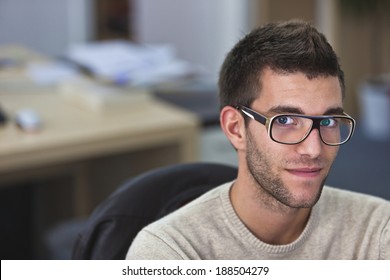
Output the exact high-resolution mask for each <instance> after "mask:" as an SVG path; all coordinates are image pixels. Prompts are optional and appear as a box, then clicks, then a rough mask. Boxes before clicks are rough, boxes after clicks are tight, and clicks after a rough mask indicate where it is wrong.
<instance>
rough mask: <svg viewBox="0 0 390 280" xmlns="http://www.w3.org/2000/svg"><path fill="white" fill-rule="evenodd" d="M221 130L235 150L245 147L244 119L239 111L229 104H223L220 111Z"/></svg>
mask: <svg viewBox="0 0 390 280" xmlns="http://www.w3.org/2000/svg"><path fill="white" fill-rule="evenodd" d="M220 123H221V128H222V130H223V132H224V133H225V135H226V137H227V138H228V139H229V141H230V143H232V145H233V146H234V148H235V149H236V150H241V149H243V148H245V120H244V118H243V116H242V115H241V113H240V112H239V111H238V110H236V109H235V108H233V107H231V106H225V107H223V108H222V110H221V113H220Z"/></svg>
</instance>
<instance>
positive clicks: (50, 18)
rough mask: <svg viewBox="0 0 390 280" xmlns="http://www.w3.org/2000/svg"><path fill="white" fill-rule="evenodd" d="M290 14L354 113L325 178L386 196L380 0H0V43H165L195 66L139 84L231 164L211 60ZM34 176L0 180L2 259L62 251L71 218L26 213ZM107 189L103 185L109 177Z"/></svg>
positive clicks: (46, 46)
mask: <svg viewBox="0 0 390 280" xmlns="http://www.w3.org/2000/svg"><path fill="white" fill-rule="evenodd" d="M291 18H302V19H306V20H309V21H312V22H313V23H314V24H315V25H316V26H317V27H318V28H319V30H321V31H322V32H324V33H325V34H326V36H327V37H328V39H329V41H330V43H331V44H332V45H333V47H334V48H335V50H336V52H337V53H338V55H339V57H340V59H341V65H342V68H343V69H344V71H345V73H346V84H347V98H346V100H345V110H346V112H348V113H349V114H350V115H352V116H353V117H355V118H356V119H357V121H358V127H357V131H356V134H355V136H354V138H353V139H352V140H351V141H350V143H348V144H347V145H346V146H344V147H342V148H341V150H340V154H339V157H338V159H337V160H336V163H335V165H334V168H333V173H332V174H331V175H330V176H329V179H328V183H329V184H332V185H334V186H337V187H341V188H346V189H351V190H357V191H361V192H365V193H371V194H374V195H378V196H382V197H384V198H386V199H389V198H390V186H389V185H390V172H389V166H390V164H389V158H390V82H389V75H390V33H389V30H390V0H377V1H372V0H368V1H363V0H361V1H357V0H352V1H348V0H294V1H289V0H213V1H209V0H196V1H195V0H164V1H158V0H111V1H109V0H34V1H25V0H0V47H2V46H10V45H11V46H22V47H25V48H28V49H30V50H33V51H34V52H37V53H40V54H43V55H45V56H47V57H51V58H53V59H60V58H63V57H64V56H65V54H66V53H67V52H68V50H69V49H70V48H71V47H72V46H74V45H83V44H87V43H90V42H105V41H107V40H118V39H120V40H125V41H128V42H132V43H136V44H142V45H144V44H150V45H153V44H156V45H164V46H170V47H171V48H172V50H174V54H175V56H176V57H178V58H180V59H181V60H183V61H186V62H188V63H189V64H190V65H191V66H193V67H194V69H196V71H195V75H192V76H191V78H188V77H185V78H183V77H181V78H180V79H174V80H168V81H159V82H158V83H150V84H147V83H146V84H143V85H142V87H143V88H148V89H149V90H150V91H152V93H153V96H154V97H155V98H157V99H159V100H162V101H163V102H167V103H169V104H173V105H174V106H177V107H179V108H181V109H184V110H187V111H189V112H192V113H194V114H195V115H196V116H197V117H198V118H199V120H200V130H199V132H200V135H199V149H198V151H197V158H196V160H200V161H213V162H223V163H227V164H233V165H235V164H236V158H235V152H234V150H233V149H232V148H231V146H230V144H229V143H228V142H227V140H226V139H225V137H224V135H223V133H222V132H221V130H220V128H219V126H218V101H217V86H216V80H217V76H218V70H219V67H220V64H221V63H222V61H223V59H224V56H225V54H226V53H227V51H228V50H229V49H230V48H231V47H232V46H233V44H234V43H235V42H236V41H237V40H238V39H239V38H241V37H242V36H243V34H245V33H246V32H248V31H249V30H250V29H252V28H253V27H255V26H258V25H261V24H264V23H267V22H269V21H275V20H286V19H291ZM0 57H1V54H0ZM0 70H1V69H0ZM373 80H374V81H375V82H374V83H373V82H372V81H373ZM371 85H373V86H371ZM366 88H368V93H366V92H363V90H362V89H366ZM374 89H378V91H377V92H375V91H374ZM1 90H2V89H1V88H0V105H1V94H2V93H1ZM0 130H1V127H0ZM156 165H158V164H156ZM0 178H1V177H0ZM0 180H1V179H0ZM0 183H1V182H0ZM110 183H111V184H114V183H112V182H110ZM39 184H42V182H36V181H32V182H27V183H24V184H20V185H18V186H16V187H15V186H8V185H4V184H3V185H2V186H1V189H0V204H1V219H2V229H1V232H2V234H1V239H2V240H0V244H1V247H0V252H1V257H2V258H27V259H30V258H31V259H34V258H67V257H69V244H68V243H69V242H71V240H72V239H71V238H69V236H70V237H72V236H73V235H74V232H75V229H77V226H78V225H79V224H78V223H74V224H71V225H69V224H68V226H67V227H63V228H56V226H58V225H61V223H62V222H63V221H66V220H72V219H71V218H74V217H71V215H69V214H60V215H58V217H56V218H53V219H43V221H44V222H42V223H41V224H39V225H38V226H39V227H40V230H39V231H38V234H37V233H36V232H37V231H36V230H35V229H34V227H35V226H37V225H36V224H34V218H32V216H34V215H38V214H39V215H44V214H45V213H42V211H43V212H45V211H44V210H42V209H40V210H39V211H36V210H34V207H36V201H37V198H36V196H37V194H36V192H35V191H34V189H36V188H39V187H37V185H39ZM107 184H109V183H107ZM65 185H66V184H65ZM63 187H64V186H63ZM108 189H109V190H106V192H105V194H107V193H109V192H110V191H112V190H113V189H115V186H114V185H110V186H109V188H108ZM54 192H55V191H54ZM32 198H33V199H32ZM57 199H58V197H57ZM99 199H100V200H99ZM99 199H98V201H96V203H98V202H99V201H101V199H102V198H101V197H100V198H99ZM38 200H39V199H38ZM49 205H50V204H49ZM49 207H53V208H55V205H54V204H53V205H51V206H49ZM46 210H47V209H46ZM37 212H39V213H38V214H37ZM32 213H33V214H32ZM76 218H77V217H76ZM40 221H42V219H41V220H40ZM72 225H73V226H74V227H72ZM6 229H9V230H6ZM56 229H57V231H56ZM32 232H33V233H34V234H33V233H32ZM67 234H68V235H67ZM37 235H38V236H37ZM10 236H11V237H12V240H6V238H9V237H10ZM37 243H38V245H37ZM37 247H38V249H37ZM42 247H44V248H43V249H42ZM61 250H62V251H61Z"/></svg>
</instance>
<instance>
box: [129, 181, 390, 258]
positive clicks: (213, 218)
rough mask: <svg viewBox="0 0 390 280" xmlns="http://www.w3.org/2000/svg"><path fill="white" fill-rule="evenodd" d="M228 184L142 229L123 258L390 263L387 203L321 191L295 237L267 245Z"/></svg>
mask: <svg viewBox="0 0 390 280" xmlns="http://www.w3.org/2000/svg"><path fill="white" fill-rule="evenodd" d="M231 185H232V183H231V182H230V183H226V184H224V185H222V186H220V187H217V188H215V189H213V190H211V191H210V192H208V193H206V194H205V195H203V196H201V197H200V198H198V199H196V200H194V201H193V202H191V203H190V204H188V205H186V206H184V207H182V208H181V209H179V210H177V211H176V212H174V213H172V214H170V215H168V216H166V217H164V218H162V219H161V220H159V221H157V222H155V223H153V224H151V225H149V226H147V227H146V228H144V229H143V230H142V231H141V232H140V233H139V234H138V236H137V237H136V239H135V240H134V242H133V243H132V245H131V247H130V249H129V251H128V253H127V257H126V258H127V259H162V260H168V259H269V260H271V259H297V260H298V259H315V260H319V259H390V202H389V201H387V200H384V199H380V198H376V197H372V196H368V195H363V194H358V193H354V192H350V191H345V190H340V189H335V188H331V187H327V186H326V187H324V190H323V193H322V196H321V198H320V200H319V201H318V203H317V204H316V205H315V206H314V208H313V210H312V213H311V216H310V218H309V221H308V223H307V225H306V228H305V229H304V231H303V232H302V234H301V235H300V237H299V238H298V239H297V240H295V241H294V242H292V243H291V244H287V245H271V244H266V243H264V242H262V241H261V240H259V239H258V238H256V237H255V236H254V235H253V234H252V233H251V232H250V231H249V230H248V229H247V227H246V226H245V225H244V224H243V223H242V222H241V220H240V219H239V217H238V216H237V215H236V213H235V211H234V209H233V207H232V204H231V202H230V199H229V190H230V186H231Z"/></svg>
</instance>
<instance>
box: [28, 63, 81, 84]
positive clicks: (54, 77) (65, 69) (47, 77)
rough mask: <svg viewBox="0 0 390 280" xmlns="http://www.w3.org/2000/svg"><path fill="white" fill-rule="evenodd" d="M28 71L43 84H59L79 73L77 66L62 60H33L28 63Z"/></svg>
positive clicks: (30, 75) (37, 82)
mask: <svg viewBox="0 0 390 280" xmlns="http://www.w3.org/2000/svg"><path fill="white" fill-rule="evenodd" d="M26 73H27V75H28V77H29V78H30V79H31V80H32V81H34V82H35V83H36V84H38V85H41V86H48V85H57V84H59V83H61V82H64V81H68V80H70V79H73V78H75V77H77V76H78V75H79V71H78V70H77V68H76V67H74V66H72V65H70V64H69V63H64V62H60V61H50V62H31V63H29V64H27V67H26Z"/></svg>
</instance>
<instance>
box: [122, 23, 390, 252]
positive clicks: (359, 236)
mask: <svg viewBox="0 0 390 280" xmlns="http://www.w3.org/2000/svg"><path fill="white" fill-rule="evenodd" d="M219 87H220V100H221V113H220V122H221V127H222V130H223V131H224V133H225V134H226V136H227V138H228V139H229V140H230V142H231V144H232V145H233V147H234V148H235V149H236V151H237V155H238V167H239V168H238V170H239V171H238V176H237V179H236V180H235V181H234V182H229V183H226V184H224V185H222V186H219V187H217V188H215V189H213V190H211V191H210V192H208V193H206V194H205V195H203V196H202V197H200V198H198V199H196V200H195V201H193V202H191V203H190V204H188V205H186V206H184V207H183V208H181V209H179V210H178V211H176V212H174V213H172V214H170V215H168V216H166V217H164V218H163V219H161V220H159V221H157V222H155V223H153V224H151V225H149V226H147V227H146V228H145V229H144V230H142V231H141V232H140V233H139V234H138V236H137V237H136V239H135V240H134V242H133V244H132V245H131V247H130V249H129V251H128V254H127V258H128V259H390V221H389V219H390V203H389V201H386V200H383V199H379V198H375V197H371V196H368V195H362V194H357V193H353V192H348V191H343V190H340V189H334V188H331V187H327V186H326V187H324V182H325V179H326V177H327V175H328V172H329V170H330V168H331V166H332V163H333V161H334V159H335V157H336V154H337V151H338V148H339V145H340V144H343V143H345V142H347V141H348V140H349V138H350V137H351V135H352V133H353V130H354V125H355V121H354V120H353V119H352V118H351V117H349V116H348V115H347V114H346V113H345V112H344V111H343V97H344V92H345V89H344V75H343V72H342V70H341V69H340V65H339V62H338V59H337V56H336V54H335V53H334V51H333V49H332V47H331V46H330V45H329V43H328V42H327V41H326V39H325V37H324V36H323V35H322V34H320V33H319V32H318V31H317V30H316V29H315V28H314V27H313V26H311V25H310V24H308V23H305V22H301V21H291V22H284V23H283V22H282V23H272V24H268V25H266V26H264V27H261V28H259V29H256V30H254V31H252V32H251V33H249V34H248V35H247V36H245V37H244V38H243V39H242V40H241V41H239V42H238V43H237V45H236V46H235V47H234V48H233V49H232V50H231V51H230V53H229V54H228V55H227V57H226V59H225V62H224V64H223V65H222V69H221V73H220V79H219Z"/></svg>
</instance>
